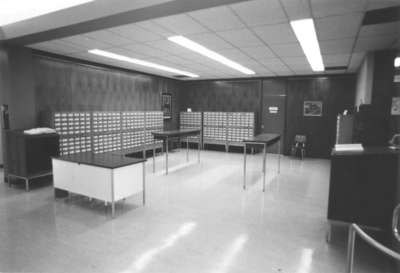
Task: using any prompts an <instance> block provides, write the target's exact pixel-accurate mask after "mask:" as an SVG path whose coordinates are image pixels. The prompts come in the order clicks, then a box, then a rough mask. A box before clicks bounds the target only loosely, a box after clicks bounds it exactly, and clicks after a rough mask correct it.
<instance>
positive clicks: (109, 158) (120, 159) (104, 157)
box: [53, 152, 146, 169]
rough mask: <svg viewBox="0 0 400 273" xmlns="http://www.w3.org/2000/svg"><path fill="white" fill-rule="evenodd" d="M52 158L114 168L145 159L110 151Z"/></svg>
mask: <svg viewBox="0 0 400 273" xmlns="http://www.w3.org/2000/svg"><path fill="white" fill-rule="evenodd" d="M53 158H55V159H59V160H63V161H69V162H75V163H78V164H86V165H91V166H96V167H101V168H107V169H116V168H120V167H125V166H129V165H133V164H137V163H141V162H144V161H146V160H145V159H141V158H132V157H125V156H123V155H116V154H113V153H111V152H110V153H101V154H94V153H90V152H89V153H78V154H72V155H64V156H59V157H53Z"/></svg>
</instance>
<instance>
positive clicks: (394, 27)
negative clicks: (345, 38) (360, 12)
mask: <svg viewBox="0 0 400 273" xmlns="http://www.w3.org/2000/svg"><path fill="white" fill-rule="evenodd" d="M399 34H400V22H392V23H386V24H377V25H366V26H362V27H361V30H360V34H359V35H360V36H374V35H399Z"/></svg>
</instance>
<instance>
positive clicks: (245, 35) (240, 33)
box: [217, 28, 262, 47]
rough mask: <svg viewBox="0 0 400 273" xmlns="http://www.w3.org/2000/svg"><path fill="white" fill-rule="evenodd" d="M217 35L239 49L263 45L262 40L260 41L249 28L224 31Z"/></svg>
mask: <svg viewBox="0 0 400 273" xmlns="http://www.w3.org/2000/svg"><path fill="white" fill-rule="evenodd" d="M217 34H218V35H219V36H221V37H222V38H223V39H225V40H226V41H228V42H230V43H231V44H233V45H234V46H237V47H246V46H247V47H249V46H259V45H262V42H261V41H260V39H258V38H257V36H255V35H254V34H253V33H252V32H251V31H250V30H248V29H247V28H242V29H235V30H228V31H223V32H218V33H217Z"/></svg>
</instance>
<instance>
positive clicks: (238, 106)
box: [181, 75, 355, 157]
mask: <svg viewBox="0 0 400 273" xmlns="http://www.w3.org/2000/svg"><path fill="white" fill-rule="evenodd" d="M263 84H264V85H266V86H263ZM284 89H286V90H284ZM181 93H182V94H181V109H182V110H185V109H186V108H188V107H189V108H192V110H193V111H249V112H256V113H257V116H258V123H257V131H258V132H260V131H261V128H260V126H261V124H260V121H261V120H262V119H261V113H263V109H262V105H263V103H262V101H263V100H262V98H263V97H265V96H267V95H274V94H275V95H279V94H285V93H286V95H287V99H286V100H287V102H286V104H287V105H286V126H285V128H286V129H285V140H286V141H285V153H286V154H287V153H289V151H290V146H291V143H292V142H293V139H294V136H295V135H296V134H305V135H307V136H308V138H309V150H308V155H309V156H311V157H328V156H329V154H330V150H331V148H332V146H333V145H334V141H335V128H336V116H337V114H338V113H340V112H343V110H345V109H349V110H351V109H353V108H354V95H355V75H344V76H331V77H310V78H280V79H279V80H271V79H266V80H264V81H263V80H235V81H198V82H188V83H184V84H183V85H182V92H181ZM264 100H265V98H264ZM304 100H320V101H322V102H323V116H322V117H304V116H303V103H304Z"/></svg>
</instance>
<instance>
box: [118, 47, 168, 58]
mask: <svg viewBox="0 0 400 273" xmlns="http://www.w3.org/2000/svg"><path fill="white" fill-rule="evenodd" d="M123 48H126V49H128V50H130V51H132V52H134V53H136V54H143V55H145V56H151V57H161V56H165V55H168V52H166V51H163V50H160V49H159V48H154V47H151V46H148V45H145V44H130V45H124V46H123Z"/></svg>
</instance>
